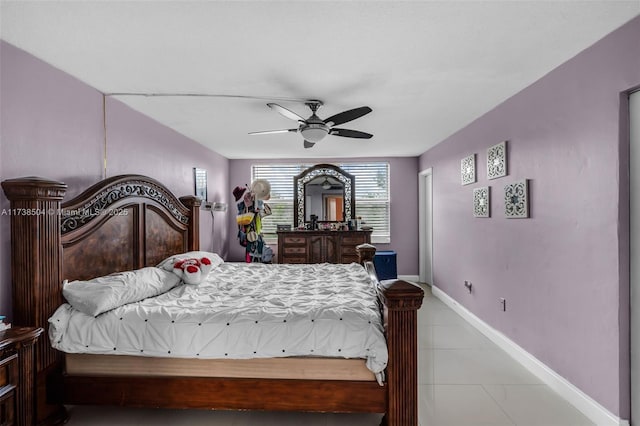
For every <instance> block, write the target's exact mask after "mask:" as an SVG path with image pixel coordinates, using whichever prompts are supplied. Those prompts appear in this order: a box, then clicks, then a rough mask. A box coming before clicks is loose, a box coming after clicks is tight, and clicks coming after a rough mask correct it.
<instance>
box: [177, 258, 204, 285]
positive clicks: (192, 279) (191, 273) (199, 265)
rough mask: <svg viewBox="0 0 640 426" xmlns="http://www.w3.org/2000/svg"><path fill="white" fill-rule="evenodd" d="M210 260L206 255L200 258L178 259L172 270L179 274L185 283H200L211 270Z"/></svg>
mask: <svg viewBox="0 0 640 426" xmlns="http://www.w3.org/2000/svg"><path fill="white" fill-rule="evenodd" d="M212 267H213V265H212V264H211V260H210V259H209V258H208V257H201V258H200V259H196V258H195V257H194V258H190V259H180V260H176V262H175V263H174V264H173V272H174V273H175V274H176V275H177V276H179V277H180V278H181V279H182V281H184V283H185V284H192V285H194V284H200V283H201V282H202V281H204V279H205V278H207V275H209V272H211V268H212Z"/></svg>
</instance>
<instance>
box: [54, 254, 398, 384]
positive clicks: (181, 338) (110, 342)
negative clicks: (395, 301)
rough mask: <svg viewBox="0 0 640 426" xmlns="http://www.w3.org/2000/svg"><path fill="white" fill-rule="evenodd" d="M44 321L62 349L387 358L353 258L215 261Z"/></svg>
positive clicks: (376, 364)
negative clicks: (94, 312)
mask: <svg viewBox="0 0 640 426" xmlns="http://www.w3.org/2000/svg"><path fill="white" fill-rule="evenodd" d="M49 322H50V329H49V337H50V339H51V343H52V345H53V347H54V348H56V349H58V350H60V351H63V352H69V353H97V354H126V355H140V356H155V357H185V358H198V357H200V358H235V359H245V358H267V357H288V356H327V357H344V358H365V359H366V364H367V367H368V368H369V369H370V370H371V371H372V372H374V373H376V374H378V377H380V373H381V372H382V371H383V370H384V368H385V367H386V364H387V346H386V342H385V338H384V334H383V327H382V321H381V316H380V312H379V308H378V304H377V301H376V294H375V291H374V289H373V288H372V287H371V284H370V283H369V277H368V275H367V273H366V272H365V270H364V268H362V266H360V265H358V264H355V263H353V264H350V265H337V264H317V265H289V264H286V265H278V264H274V265H265V264H258V263H255V264H245V263H222V264H221V265H219V266H218V267H217V268H215V269H214V270H213V271H211V273H210V274H209V276H208V278H207V280H206V281H205V282H203V283H202V284H200V285H197V286H190V285H179V286H177V287H175V288H173V289H172V290H170V291H168V292H166V293H164V294H161V295H160V296H156V297H151V298H148V299H145V300H142V301H140V302H136V303H130V304H127V305H124V306H120V307H118V308H116V309H113V310H111V311H108V312H106V313H103V314H100V315H98V316H96V317H92V316H89V315H86V314H84V313H82V312H80V311H77V310H75V309H74V308H73V307H71V306H70V305H69V304H64V305H62V306H60V308H58V310H57V311H56V312H55V313H54V315H53V316H52V317H51V318H50V319H49Z"/></svg>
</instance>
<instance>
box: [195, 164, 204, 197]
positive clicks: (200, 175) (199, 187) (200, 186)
mask: <svg viewBox="0 0 640 426" xmlns="http://www.w3.org/2000/svg"><path fill="white" fill-rule="evenodd" d="M193 182H194V193H195V196H196V197H198V198H200V199H201V200H202V201H207V171H206V170H205V169H199V168H197V167H194V168H193Z"/></svg>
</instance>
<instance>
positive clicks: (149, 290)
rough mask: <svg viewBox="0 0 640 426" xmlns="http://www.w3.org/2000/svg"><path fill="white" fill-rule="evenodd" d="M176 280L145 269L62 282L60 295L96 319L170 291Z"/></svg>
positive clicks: (176, 282) (152, 268) (166, 273)
mask: <svg viewBox="0 0 640 426" xmlns="http://www.w3.org/2000/svg"><path fill="white" fill-rule="evenodd" d="M179 282H180V278H179V277H178V276H176V274H174V273H172V272H168V271H165V270H164V269H160V268H154V267H146V268H142V269H138V270H135V271H125V272H118V273H115V274H111V275H106V276H104V277H98V278H94V279H92V280H89V281H71V282H67V281H66V280H65V282H64V285H63V287H62V295H63V296H64V298H65V299H67V301H68V302H69V304H70V305H71V306H73V307H74V308H75V309H77V310H79V311H81V312H84V313H85V314H87V315H91V316H96V315H100V314H101V313H103V312H107V311H110V310H111V309H115V308H117V307H118V306H122V305H126V304H127V303H134V302H138V301H140V300H143V299H146V298H147V297H153V296H157V295H159V294H162V293H165V292H167V291H169V290H171V289H172V288H173V287H175V286H176V285H177V284H178V283H179Z"/></svg>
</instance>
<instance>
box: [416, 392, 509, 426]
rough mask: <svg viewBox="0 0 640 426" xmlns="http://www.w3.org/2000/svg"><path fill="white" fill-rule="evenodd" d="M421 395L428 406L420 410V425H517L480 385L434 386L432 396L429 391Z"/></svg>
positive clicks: (425, 405)
mask: <svg viewBox="0 0 640 426" xmlns="http://www.w3.org/2000/svg"><path fill="white" fill-rule="evenodd" d="M422 398H426V399H427V400H426V401H425V400H424V399H421V401H420V403H421V406H424V407H426V408H425V409H424V410H423V411H422V412H421V414H422V416H423V417H421V418H420V424H421V425H425V426H484V425H491V426H514V425H516V423H515V422H513V421H512V420H511V419H510V418H509V417H508V416H507V415H506V414H505V412H504V411H503V410H502V409H501V408H500V406H499V405H498V404H496V402H495V401H494V400H493V398H491V396H490V395H489V394H488V393H487V392H486V391H485V390H484V388H483V387H482V386H481V385H434V386H433V389H432V393H431V395H429V394H428V393H427V394H426V395H424V396H423V397H422ZM429 398H432V400H431V401H429ZM430 406H431V407H432V408H429V407H430Z"/></svg>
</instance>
